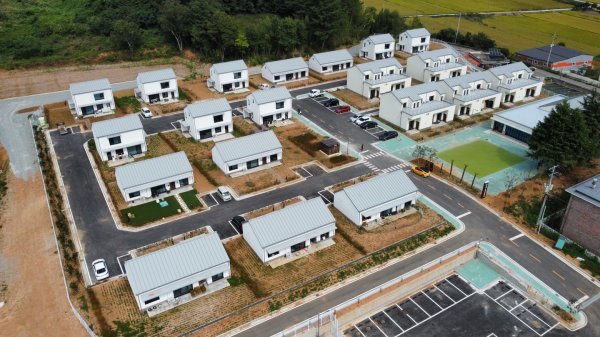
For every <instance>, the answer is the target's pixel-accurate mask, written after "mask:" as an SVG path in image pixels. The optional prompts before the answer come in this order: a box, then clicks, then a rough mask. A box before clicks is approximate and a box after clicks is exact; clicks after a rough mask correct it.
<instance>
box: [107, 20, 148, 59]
mask: <svg viewBox="0 0 600 337" xmlns="http://www.w3.org/2000/svg"><path fill="white" fill-rule="evenodd" d="M110 38H111V40H112V41H113V43H114V44H115V46H116V47H117V48H121V49H124V48H127V49H128V50H129V53H130V54H133V52H134V51H135V50H136V49H137V48H139V47H140V45H141V43H142V30H141V29H140V27H139V26H138V25H137V24H136V23H134V22H131V21H127V20H123V19H120V20H116V21H115V22H114V24H113V29H112V32H111V33H110Z"/></svg>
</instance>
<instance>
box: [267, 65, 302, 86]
mask: <svg viewBox="0 0 600 337" xmlns="http://www.w3.org/2000/svg"><path fill="white" fill-rule="evenodd" d="M302 72H304V76H302ZM290 73H291V74H294V78H293V79H291V80H289V81H286V79H285V78H286V77H285V75H286V74H290ZM261 74H262V77H263V78H264V79H265V80H267V81H269V82H271V83H283V82H293V81H299V80H303V79H307V78H308V67H306V68H302V69H296V70H292V71H287V72H281V73H275V74H274V73H272V72H271V71H270V70H269V69H267V68H266V67H264V66H263V67H262V70H261ZM276 75H279V79H277V80H276V79H275V76H276Z"/></svg>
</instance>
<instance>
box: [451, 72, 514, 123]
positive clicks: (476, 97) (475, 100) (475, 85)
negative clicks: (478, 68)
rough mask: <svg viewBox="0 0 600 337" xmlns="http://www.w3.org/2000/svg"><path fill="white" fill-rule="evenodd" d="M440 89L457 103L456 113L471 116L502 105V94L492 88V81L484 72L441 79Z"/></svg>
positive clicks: (452, 101)
mask: <svg viewBox="0 0 600 337" xmlns="http://www.w3.org/2000/svg"><path fill="white" fill-rule="evenodd" d="M439 83H440V89H441V90H442V91H443V92H444V94H445V99H446V101H447V102H449V103H453V104H455V105H456V115H458V116H471V115H476V114H479V113H481V112H482V111H489V110H491V109H496V108H498V107H500V101H501V99H502V94H501V93H499V92H498V91H496V90H494V89H492V83H491V82H490V81H489V80H488V77H487V76H485V74H484V73H483V72H473V73H470V74H466V75H463V76H458V77H452V78H447V79H445V80H443V81H440V82H439Z"/></svg>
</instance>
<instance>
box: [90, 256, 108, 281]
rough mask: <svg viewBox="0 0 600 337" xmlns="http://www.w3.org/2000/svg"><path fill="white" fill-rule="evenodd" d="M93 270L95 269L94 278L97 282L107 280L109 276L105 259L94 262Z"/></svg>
mask: <svg viewBox="0 0 600 337" xmlns="http://www.w3.org/2000/svg"><path fill="white" fill-rule="evenodd" d="M92 269H94V276H96V280H97V281H102V280H104V279H107V278H108V276H109V275H108V268H107V267H106V261H104V259H98V260H94V262H92Z"/></svg>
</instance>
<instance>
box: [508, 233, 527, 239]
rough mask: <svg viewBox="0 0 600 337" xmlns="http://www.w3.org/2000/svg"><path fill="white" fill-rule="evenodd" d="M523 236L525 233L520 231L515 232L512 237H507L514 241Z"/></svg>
mask: <svg viewBox="0 0 600 337" xmlns="http://www.w3.org/2000/svg"><path fill="white" fill-rule="evenodd" d="M523 236H525V233H521V234H517V235H515V236H513V237H512V238H510V239H508V240H510V241H515V240H516V239H518V238H520V237H523Z"/></svg>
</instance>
